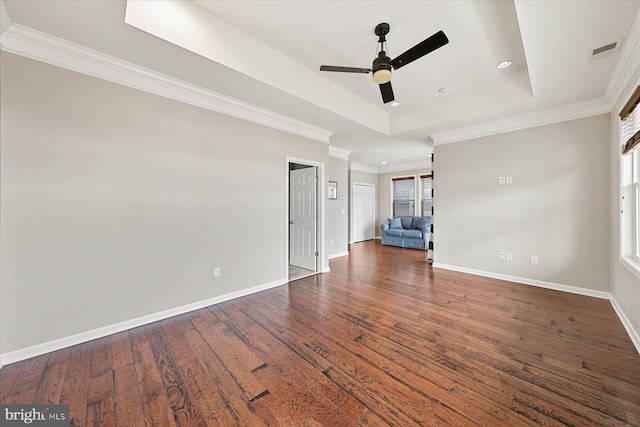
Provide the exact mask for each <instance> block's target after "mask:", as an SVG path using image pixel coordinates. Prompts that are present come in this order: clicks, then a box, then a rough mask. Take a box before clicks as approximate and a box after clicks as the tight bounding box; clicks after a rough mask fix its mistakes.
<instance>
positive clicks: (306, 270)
mask: <svg viewBox="0 0 640 427" xmlns="http://www.w3.org/2000/svg"><path fill="white" fill-rule="evenodd" d="M318 255H319V251H318V168H317V167H316V166H311V165H306V164H301V163H293V162H290V163H289V272H288V277H289V280H295V279H299V278H302V277H306V276H310V275H313V274H316V273H317V272H318V266H319V259H318Z"/></svg>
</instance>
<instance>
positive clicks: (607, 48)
mask: <svg viewBox="0 0 640 427" xmlns="http://www.w3.org/2000/svg"><path fill="white" fill-rule="evenodd" d="M621 44H622V40H617V41H614V42H612V43H608V44H606V45H604V46H600V47H597V48H595V49H592V50H591V55H589V60H590V61H594V60H596V59H600V58H604V57H607V56H609V55H613V54H614V53H617V52H618V51H619V50H620V45H621Z"/></svg>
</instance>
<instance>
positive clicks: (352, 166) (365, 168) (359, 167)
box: [349, 162, 378, 175]
mask: <svg viewBox="0 0 640 427" xmlns="http://www.w3.org/2000/svg"><path fill="white" fill-rule="evenodd" d="M349 170H352V171H358V172H367V173H372V174H375V175H377V174H378V168H377V167H375V166H369V165H363V164H361V163H354V162H351V163H349Z"/></svg>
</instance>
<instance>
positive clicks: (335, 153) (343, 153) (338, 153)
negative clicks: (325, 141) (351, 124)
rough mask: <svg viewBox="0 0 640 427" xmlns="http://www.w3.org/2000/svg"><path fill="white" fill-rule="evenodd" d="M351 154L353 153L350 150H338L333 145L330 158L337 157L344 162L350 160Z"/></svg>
mask: <svg viewBox="0 0 640 427" xmlns="http://www.w3.org/2000/svg"><path fill="white" fill-rule="evenodd" d="M349 154H351V151H349V150H344V149H342V148H337V147H334V146H332V145H330V146H329V156H330V157H335V158H337V159H342V160H349Z"/></svg>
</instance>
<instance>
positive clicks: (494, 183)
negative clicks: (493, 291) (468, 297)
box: [433, 115, 610, 292]
mask: <svg viewBox="0 0 640 427" xmlns="http://www.w3.org/2000/svg"><path fill="white" fill-rule="evenodd" d="M609 140H610V136H609V116H608V115H601V116H596V117H590V118H586V119H581V120H574V121H569V122H563V123H557V124H552V125H547V126H540V127H536V128H532V129H526V130H521V131H516V132H509V133H504V134H500V135H493V136H488V137H485V138H478V139H473V140H469V141H462V142H457V143H453V144H446V145H437V146H436V147H435V151H434V155H435V159H434V164H433V167H434V173H435V180H434V190H435V195H434V210H435V216H434V228H435V233H434V252H435V256H434V261H435V263H436V264H446V265H451V266H456V267H463V268H468V269H474V270H480V271H487V272H493V273H499V274H504V275H510V276H516V277H522V278H527V279H532V280H539V281H545V282H551V283H555V284H561V285H569V286H577V287H582V288H588V289H593V290H598V291H606V292H608V291H609V290H610V288H609V256H608V255H609V250H608V246H609V240H608V239H609V230H608V224H609V207H608V206H609V175H610V174H609V162H608V158H609V150H608V146H609ZM499 176H512V177H513V184H510V185H499V184H498V177H499ZM501 250H502V251H505V252H511V253H513V261H502V260H498V251H501ZM531 255H537V256H538V257H539V264H538V265H532V264H531V263H530V256H531Z"/></svg>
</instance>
